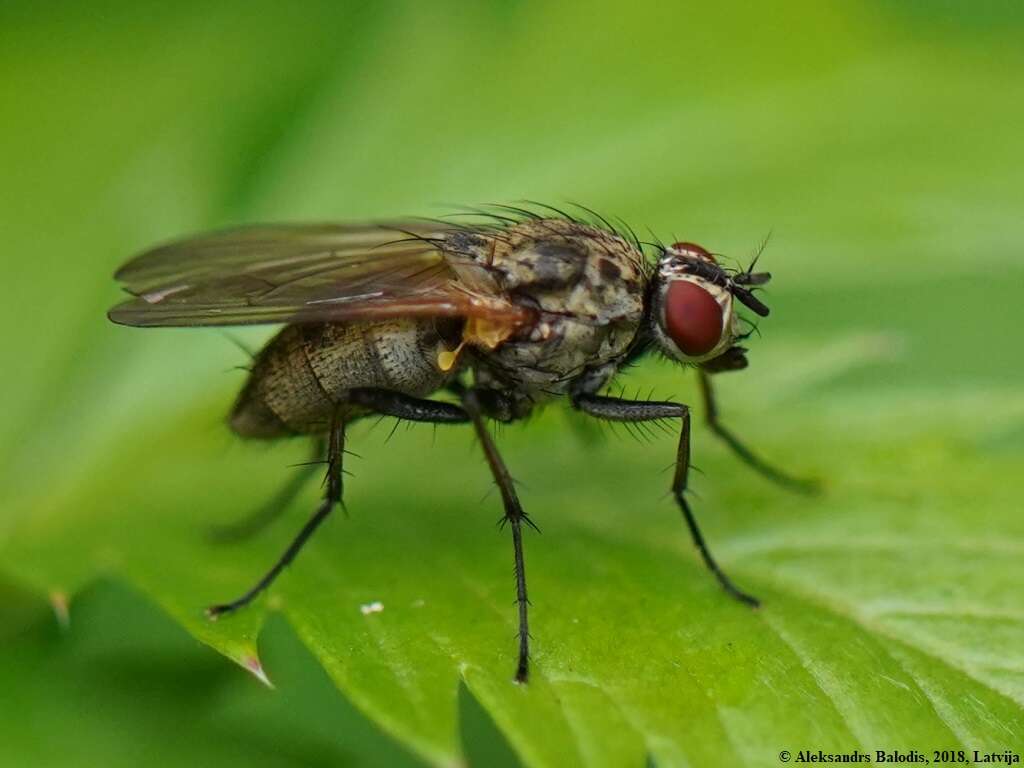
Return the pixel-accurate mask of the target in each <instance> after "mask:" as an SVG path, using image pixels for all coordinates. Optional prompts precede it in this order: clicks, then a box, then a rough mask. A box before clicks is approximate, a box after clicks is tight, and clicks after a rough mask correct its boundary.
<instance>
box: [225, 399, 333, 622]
mask: <svg viewBox="0 0 1024 768" xmlns="http://www.w3.org/2000/svg"><path fill="white" fill-rule="evenodd" d="M344 454H345V422H344V421H342V419H341V418H340V416H339V415H337V414H336V415H335V416H334V417H333V418H332V420H331V427H330V432H329V433H328V436H327V490H326V492H325V494H324V500H323V501H322V502H320V506H319V507H317V510H316V512H314V513H313V516H312V517H311V518H309V520H308V521H307V522H306V524H305V525H304V526H303V527H302V530H301V531H299V534H298V535H297V536H296V537H295V538H294V539H293V540H292V543H291V544H289V545H288V548H287V549H286V550H285V551H284V554H283V555H281V557H280V558H279V559H278V561H277V562H276V563H274V566H273V567H272V568H271V569H270V570H269V571H267V572H266V574H264V576H263V578H261V579H260V580H259V581H257V582H256V584H255V585H253V587H252V588H251V589H250V590H249V591H248V592H246V593H245V594H243V595H242V596H241V597H238V598H236V599H235V600H232V601H231V602H229V603H221V604H220V605H211V606H210V607H209V608H207V609H206V615H207V616H209V617H210V618H211V619H215V618H217V617H218V616H220V615H221V614H224V613H230V612H232V611H234V610H237V609H238V608H241V607H242V606H244V605H248V604H249V603H251V602H252V601H253V599H254V598H256V597H257V596H258V595H259V594H260V593H261V592H263V590H265V589H266V588H267V587H269V586H270V585H271V584H272V583H273V582H274V579H276V578H277V577H278V575H279V574H280V573H281V571H283V570H284V569H285V567H286V566H287V565H288V564H289V563H290V562H291V561H292V560H294V559H295V556H296V555H297V554H299V551H300V550H301V549H302V547H303V545H304V544H305V543H306V542H307V541H308V540H309V537H310V536H312V535H313V533H314V532H315V531H316V529H317V528H319V527H320V523H322V522H323V521H324V520H326V519H327V516H328V515H329V514H330V513H331V510H332V509H334V506H335V505H336V504H340V503H341V494H342V469H341V461H342V457H343V456H344Z"/></svg>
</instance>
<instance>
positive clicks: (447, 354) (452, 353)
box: [437, 342, 466, 373]
mask: <svg viewBox="0 0 1024 768" xmlns="http://www.w3.org/2000/svg"><path fill="white" fill-rule="evenodd" d="M464 346H466V342H462V343H461V344H459V346H457V347H456V348H455V349H454V350H452V349H442V350H441V351H440V352H438V353H437V367H438V368H440V369H441V370H442V371H444V372H445V373H447V372H448V371H450V370H451V369H452V368H454V367H455V363H456V361H458V359H459V352H461V351H462V348H463V347H464Z"/></svg>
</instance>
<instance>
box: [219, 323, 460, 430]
mask: <svg viewBox="0 0 1024 768" xmlns="http://www.w3.org/2000/svg"><path fill="white" fill-rule="evenodd" d="M444 348H445V345H444V343H443V341H442V339H441V337H440V335H439V333H438V332H437V330H436V328H435V324H434V322H433V321H431V320H421V321H417V320H411V319H396V320H383V321H382V320H376V321H365V322H353V323H345V324H344V325H333V324H332V325H291V326H288V327H286V328H285V329H284V330H282V331H281V332H280V333H279V334H278V335H277V336H275V337H274V338H273V339H271V341H270V342H269V343H268V344H267V346H266V347H264V348H263V350H262V351H261V352H260V353H259V355H257V356H256V360H255V364H254V365H253V369H252V373H251V375H250V376H249V380H248V381H247V382H246V385H245V387H244V389H243V390H242V392H241V394H240V395H239V397H238V401H237V402H236V403H235V407H234V409H233V410H232V412H231V417H230V425H231V428H232V429H233V430H234V431H235V432H236V433H238V434H239V435H241V436H242V437H258V438H273V437H282V436H285V435H289V434H297V433H298V434H318V433H323V432H326V431H327V429H328V426H329V423H330V419H331V414H332V412H333V411H334V409H335V408H336V407H337V406H342V409H341V413H342V415H344V416H346V417H348V418H352V417H354V416H356V415H358V413H359V411H358V409H356V408H355V407H353V406H350V407H349V408H348V409H346V408H345V407H344V404H345V402H346V401H347V392H348V390H350V389H356V388H358V387H379V388H382V389H389V390H393V391H397V392H402V393H404V394H407V395H412V396H414V397H425V396H427V395H429V394H430V393H431V392H434V391H435V390H437V389H438V388H439V387H441V386H442V385H443V384H444V383H445V381H446V380H447V379H448V376H449V374H448V373H445V372H443V371H441V369H440V368H439V367H438V364H437V359H438V354H439V353H440V352H441V351H443V350H444ZM346 410H347V412H346Z"/></svg>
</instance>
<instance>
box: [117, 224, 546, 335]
mask: <svg viewBox="0 0 1024 768" xmlns="http://www.w3.org/2000/svg"><path fill="white" fill-rule="evenodd" d="M444 234H445V232H444V230H441V229H439V228H434V229H431V228H429V227H427V226H426V225H425V224H424V223H422V222H415V223H408V222H402V223H386V224H375V225H367V226H344V225H334V224H300V225H271V226H256V227H246V228H242V229H235V230H228V231H223V232H215V233H212V234H208V235H200V236H198V237H194V238H189V239H185V240H180V241H177V242H174V243H170V244H169V245H164V246H160V247H158V248H154V249H153V250H150V251H147V252H146V253H143V254H141V255H139V256H137V257H136V258H134V259H132V260H131V261H130V262H128V263H127V264H125V265H124V266H123V267H122V268H121V269H119V270H118V271H117V273H116V274H115V277H116V278H117V279H118V280H119V281H121V283H123V285H124V288H125V289H126V290H127V291H128V292H129V293H131V294H132V295H133V297H134V298H132V299H129V300H128V301H126V302H124V303H122V304H119V305H118V306H116V307H114V309H112V310H111V311H110V313H109V315H110V319H111V320H113V321H114V322H116V323H121V324H124V325H137V326H197V325H249V324H256V323H313V322H339V321H342V320H351V319H365V318H387V317H480V318H488V319H493V320H496V321H500V322H504V323H519V322H524V321H525V320H526V319H527V317H528V312H527V310H524V309H522V308H520V307H518V306H516V305H515V304H512V303H511V302H509V301H507V300H506V299H504V298H502V297H500V296H498V295H497V292H496V291H488V290H482V289H481V286H485V285H486V281H481V280H479V279H470V280H467V279H465V278H466V276H467V272H469V271H472V270H474V269H477V268H476V267H475V265H473V264H472V263H470V262H468V261H465V260H461V259H460V258H459V257H455V256H452V255H451V254H447V253H445V251H444V250H442V248H441V247H440V245H441V243H442V242H443V238H444Z"/></svg>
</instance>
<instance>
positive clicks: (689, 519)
mask: <svg viewBox="0 0 1024 768" xmlns="http://www.w3.org/2000/svg"><path fill="white" fill-rule="evenodd" d="M572 402H573V406H574V407H576V408H578V409H579V410H581V411H583V412H584V413H586V414H589V415H590V416H593V417H595V418H598V419H604V420H605V421H619V422H639V421H660V420H662V419H680V421H681V422H682V428H681V430H680V432H679V448H678V449H677V451H676V469H675V475H674V477H673V479H672V495H673V496H674V497H675V500H676V503H677V504H678V505H679V509H680V510H681V511H682V513H683V519H684V520H685V521H686V525H687V527H688V528H689V529H690V536H692V537H693V543H694V544H695V545H696V546H697V550H698V551H699V552H700V556H701V557H702V558H703V560H704V564H705V565H706V566H707V567H708V570H709V571H711V573H713V574H714V576H715V578H716V579H718V583H719V584H721V585H722V587H723V588H724V589H725V591H726V592H728V593H729V594H730V595H732V596H733V597H735V598H736V599H737V600H739V601H740V602H743V603H746V604H747V605H751V606H753V607H755V608H756V607H757V606H758V605H760V601H759V600H758V599H757V598H756V597H754V596H753V595H749V594H747V593H746V592H744V591H743V590H742V589H740V588H739V587H737V586H736V585H735V584H733V582H732V579H730V578H729V577H728V576H726V575H725V572H724V571H722V569H721V568H720V567H719V566H718V563H716V562H715V558H714V557H712V556H711V551H710V550H709V549H708V546H707V544H706V543H705V542H704V536H703V534H701V532H700V527H699V526H698V525H697V519H696V518H695V517H694V516H693V511H692V510H691V509H690V504H689V502H688V501H687V500H686V496H685V493H686V486H687V477H688V475H689V471H690V409H689V408H688V407H687V406H685V405H681V404H679V403H670V402H657V401H650V402H644V401H640V402H637V401H633V400H622V399H619V398H617V397H602V396H600V395H588V394H578V395H575V396H574V397H573V401H572Z"/></svg>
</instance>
